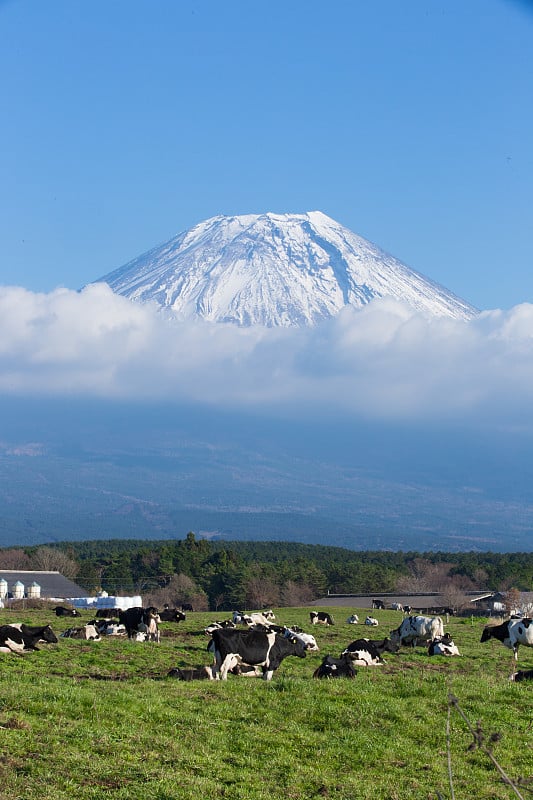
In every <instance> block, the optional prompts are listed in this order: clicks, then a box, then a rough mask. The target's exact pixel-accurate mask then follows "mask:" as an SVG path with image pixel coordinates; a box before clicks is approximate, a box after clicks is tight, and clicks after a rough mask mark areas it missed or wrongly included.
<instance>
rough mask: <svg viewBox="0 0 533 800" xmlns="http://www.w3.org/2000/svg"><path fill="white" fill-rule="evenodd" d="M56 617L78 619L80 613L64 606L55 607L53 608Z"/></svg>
mask: <svg viewBox="0 0 533 800" xmlns="http://www.w3.org/2000/svg"><path fill="white" fill-rule="evenodd" d="M54 611H55V614H56V617H79V616H80V612H79V611H76V609H75V608H66V607H65V606H56V607H55V608H54Z"/></svg>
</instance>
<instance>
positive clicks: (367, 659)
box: [0, 606, 533, 681]
mask: <svg viewBox="0 0 533 800" xmlns="http://www.w3.org/2000/svg"><path fill="white" fill-rule="evenodd" d="M402 610H403V609H402ZM114 611H116V612H117V618H116V619H115V618H114V617H110V616H109V611H107V610H106V611H101V612H97V614H96V617H95V619H92V620H90V621H89V622H87V623H85V624H84V625H79V626H75V627H71V628H67V629H66V630H65V631H63V632H62V633H61V634H60V637H63V638H81V639H87V640H92V641H98V640H100V639H101V638H102V637H105V636H127V637H128V639H132V640H136V641H152V642H159V641H160V631H159V624H160V623H161V621H167V622H181V621H183V620H185V619H186V615H185V613H184V612H183V611H181V610H178V609H176V608H169V607H168V606H165V608H164V609H163V610H162V611H159V610H158V609H157V608H155V607H153V606H149V607H147V608H142V607H133V608H128V609H126V610H122V609H114ZM55 614H56V616H58V617H69V616H72V617H78V616H80V614H79V612H78V611H76V609H69V608H66V607H64V606H57V607H56V608H55ZM358 619H359V618H358V616H357V615H356V614H352V615H351V616H350V617H348V619H347V620H346V622H347V623H348V624H356V623H357V622H358ZM274 620H275V616H274V614H273V612H272V611H271V610H269V611H262V612H254V613H251V614H246V613H244V612H239V611H235V612H233V615H232V617H231V618H230V619H227V620H224V621H217V622H214V623H211V624H210V625H208V626H207V627H206V628H205V629H204V633H205V634H206V635H207V636H209V643H208V645H207V650H208V652H209V653H210V654H211V656H212V665H210V666H202V667H199V668H196V669H180V668H179V667H175V668H173V669H172V670H170V672H169V673H168V675H169V676H171V677H176V678H179V679H180V680H193V679H201V678H206V679H210V680H226V679H227V677H228V674H232V675H241V676H246V675H261V676H262V677H263V678H264V679H265V680H267V681H268V680H271V678H272V675H273V674H274V672H275V670H276V669H277V668H278V667H279V666H280V664H281V662H282V661H283V660H284V659H285V658H287V657H288V656H295V657H297V658H305V657H306V655H307V652H318V650H319V647H318V644H317V641H316V639H315V637H314V636H313V635H312V634H310V633H306V632H304V631H303V630H302V629H301V628H299V627H296V626H292V627H288V626H285V625H278V624H276V623H275V621H274ZM309 622H310V624H311V625H319V624H321V625H325V626H329V625H334V624H335V623H334V620H333V618H332V616H331V615H330V614H328V613H326V612H322V611H318V612H317V611H311V612H310V614H309ZM365 624H366V625H370V626H374V624H377V620H375V619H374V618H373V617H369V616H367V617H366V619H365ZM239 626H241V627H239ZM491 638H494V639H497V640H499V641H500V642H501V643H502V644H503V645H504V646H505V647H507V648H509V649H511V650H512V651H513V654H514V659H515V661H516V660H518V648H519V646H520V645H524V646H526V647H533V619H530V618H528V617H524V618H522V619H509V620H507V621H506V622H503V623H501V624H500V625H486V626H485V627H484V628H483V632H482V635H481V642H486V641H488V640H489V639H491ZM57 642H58V639H57V636H56V635H55V633H54V632H53V630H52V628H51V627H50V625H43V626H29V625H25V624H23V623H11V624H8V625H0V652H2V653H16V654H19V655H21V654H24V653H28V652H31V651H35V650H38V649H39V648H38V646H37V645H38V643H57ZM417 645H423V646H424V647H425V648H426V649H427V653H428V655H430V656H433V655H443V656H459V655H460V653H459V649H458V648H457V646H456V645H455V643H454V642H453V640H452V639H451V637H450V635H449V634H447V633H445V632H444V625H443V622H442V619H441V618H440V617H429V616H422V615H417V616H413V615H410V616H407V617H404V619H403V620H402V622H401V624H400V625H399V626H398V627H397V628H395V629H393V630H391V631H390V633H389V636H388V637H385V638H383V639H379V640H375V639H374V640H371V639H368V638H359V639H355V640H354V641H353V642H351V643H350V644H349V645H347V646H346V647H345V648H344V649H343V650H342V652H341V653H340V654H339V656H338V657H335V656H332V655H331V654H328V655H326V656H325V657H324V658H323V659H322V663H321V664H320V666H319V667H318V668H317V669H316V670H315V671H314V673H313V677H315V678H338V677H346V678H354V677H355V674H356V669H355V668H356V667H370V666H378V665H381V664H384V663H385V662H384V660H383V653H398V651H399V650H400V648H401V647H402V646H411V647H416V646H417ZM511 679H512V680H516V681H522V680H532V679H533V670H519V671H517V672H515V673H514V674H513V676H512V678H511Z"/></svg>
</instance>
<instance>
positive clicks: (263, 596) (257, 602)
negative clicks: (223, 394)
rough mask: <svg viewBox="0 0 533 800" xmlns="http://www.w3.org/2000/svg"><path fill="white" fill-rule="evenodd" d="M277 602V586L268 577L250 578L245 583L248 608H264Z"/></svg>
mask: <svg viewBox="0 0 533 800" xmlns="http://www.w3.org/2000/svg"><path fill="white" fill-rule="evenodd" d="M278 603H279V588H278V586H277V585H276V584H275V583H274V582H273V581H271V580H270V579H269V578H262V577H257V578H250V580H249V581H248V582H247V584H246V604H247V606H248V608H266V607H267V606H275V605H278Z"/></svg>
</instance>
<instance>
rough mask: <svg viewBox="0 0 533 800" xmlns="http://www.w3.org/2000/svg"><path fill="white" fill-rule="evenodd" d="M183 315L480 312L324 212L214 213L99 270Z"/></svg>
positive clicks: (464, 315) (302, 317)
mask: <svg viewBox="0 0 533 800" xmlns="http://www.w3.org/2000/svg"><path fill="white" fill-rule="evenodd" d="M99 282H105V283H107V284H108V285H109V286H110V287H111V289H112V290H113V291H114V292H116V293H117V294H121V295H124V296H126V297H129V298H130V299H132V300H135V301H139V302H152V303H153V302H155V303H156V304H157V305H159V306H160V307H161V308H164V309H171V310H172V312H174V313H175V314H176V315H177V317H178V318H180V319H183V320H188V319H194V318H202V319H204V320H208V321H211V322H231V323H235V324H237V325H241V326H251V325H263V326H267V327H276V326H284V327H290V326H310V325H316V324H317V323H319V322H320V321H322V320H324V319H327V318H329V317H333V316H336V315H337V314H338V313H339V311H340V310H341V309H342V308H343V307H344V306H354V307H362V306H364V305H366V304H367V303H369V302H370V301H371V300H373V299H374V298H379V297H387V296H389V297H393V298H395V299H397V300H400V301H403V302H405V303H407V304H408V305H410V306H412V307H413V308H414V309H415V310H416V311H419V312H421V313H423V314H426V315H429V316H434V315H436V316H447V317H451V318H454V319H465V320H466V319H470V318H472V317H473V316H475V315H476V314H477V313H478V312H477V309H475V308H474V307H473V306H472V305H470V304H469V303H467V302H466V301H464V300H461V299H460V298H459V297H457V296H456V295H454V294H453V293H452V292H450V291H449V290H448V289H445V288H444V287H443V286H440V285H439V284H438V283H435V282H434V281H432V280H430V279H429V278H427V277H425V276H424V275H421V274H420V273H418V272H415V271H414V270H412V269H410V268H409V267H407V266H406V265H405V264H403V263H402V262H401V261H398V259H396V258H394V257H393V256H391V255H388V254H387V253H385V252H383V251H382V250H380V249H379V247H376V246H375V245H374V244H372V243H371V242H369V241H367V240H366V239H363V238H362V237H360V236H358V235H357V234H355V233H353V232H352V231H350V230H349V229H348V228H346V227H344V226H343V225H341V224H339V223H338V222H335V220H333V219H331V218H330V217H328V216H326V215H325V214H323V213H322V212H320V211H310V212H308V213H304V214H272V213H267V214H260V215H256V214H245V215H242V216H216V217H212V218H211V219H208V220H205V221H204V222H200V223H199V224H198V225H195V226H194V227H192V228H190V229H189V230H187V231H184V232H183V233H180V234H178V235H177V236H175V237H174V238H173V239H170V241H168V242H166V243H165V244H162V245H160V246H158V247H155V248H153V249H152V250H149V251H148V252H147V253H144V254H143V255H141V256H139V257H138V258H135V259H134V260H133V261H130V262H129V263H128V264H125V265H124V266H122V267H120V268H118V269H116V270H114V271H113V272H111V273H109V274H108V275H105V276H104V277H102V278H100V280H99Z"/></svg>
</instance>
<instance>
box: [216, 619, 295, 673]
mask: <svg viewBox="0 0 533 800" xmlns="http://www.w3.org/2000/svg"><path fill="white" fill-rule="evenodd" d="M207 649H208V650H209V651H210V652H211V653H213V655H214V666H213V674H214V677H215V678H216V679H217V680H218V679H220V680H226V679H227V677H228V672H229V671H230V670H232V669H233V668H234V667H236V666H238V665H240V664H246V665H249V666H260V667H262V669H263V678H264V679H265V680H267V681H269V680H271V679H272V675H273V673H274V671H275V670H276V669H277V668H278V667H279V665H280V664H281V662H282V661H283V659H284V658H287V656H297V657H298V658H305V655H306V648H305V646H304V645H303V644H302V643H301V642H300V641H298V640H297V639H295V638H291V639H286V638H285V637H284V636H280V635H279V634H278V633H264V632H262V631H242V630H238V629H232V628H228V629H227V630H223V629H219V630H216V631H213V635H212V638H211V641H210V642H209V644H208V646H207Z"/></svg>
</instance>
